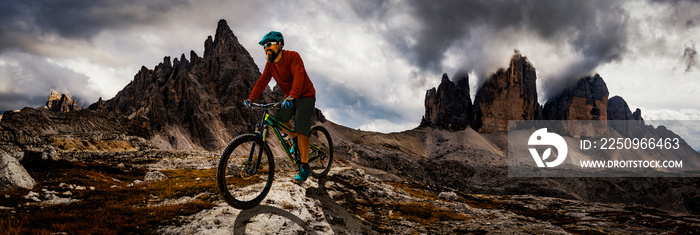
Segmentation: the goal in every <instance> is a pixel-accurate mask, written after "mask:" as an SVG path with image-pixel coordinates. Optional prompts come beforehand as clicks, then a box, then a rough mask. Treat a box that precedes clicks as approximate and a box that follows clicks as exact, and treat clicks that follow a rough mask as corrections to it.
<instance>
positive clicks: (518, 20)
mask: <svg viewBox="0 0 700 235" xmlns="http://www.w3.org/2000/svg"><path fill="white" fill-rule="evenodd" d="M410 4H411V5H412V7H411V9H412V11H413V12H412V15H414V16H415V19H416V20H418V21H419V22H420V24H421V25H420V26H418V27H419V30H418V33H417V35H413V36H415V39H416V40H415V42H412V41H410V40H405V39H406V38H407V37H410V36H411V35H405V30H400V29H399V30H390V31H389V32H387V34H385V38H387V40H388V41H390V42H392V44H393V45H395V46H396V48H397V49H398V50H401V51H403V52H405V53H406V54H407V56H408V57H409V58H410V60H411V62H412V63H413V64H414V65H416V66H418V67H419V68H421V69H425V70H431V71H433V72H436V73H440V72H446V71H441V70H442V69H443V68H441V63H442V61H443V60H444V59H445V58H444V57H445V56H444V55H445V52H446V51H447V50H449V49H450V48H451V47H453V46H454V45H460V44H465V43H464V42H465V41H467V42H469V41H473V40H482V41H481V42H473V43H471V44H465V45H472V46H471V48H463V49H464V50H465V51H464V52H463V54H465V55H469V57H470V58H473V59H471V60H467V61H466V62H473V64H465V65H464V66H467V67H470V66H471V68H462V69H465V70H467V71H470V70H475V71H476V72H477V73H478V74H480V75H487V74H488V73H493V72H495V71H483V70H485V69H486V68H487V67H489V68H490V67H494V66H485V65H479V64H478V63H479V62H478V61H479V60H483V59H484V58H489V57H492V56H502V55H492V54H489V52H490V51H491V50H490V49H491V48H483V47H484V45H485V42H484V41H485V40H493V41H499V40H501V41H517V39H519V38H522V39H524V38H525V37H532V36H534V37H537V38H541V39H543V40H545V41H548V42H550V43H551V44H553V45H559V46H561V47H562V48H563V47H564V46H565V45H569V46H571V48H573V49H574V50H575V52H576V53H579V54H580V55H581V56H582V57H583V61H581V62H580V63H578V64H576V65H572V66H570V67H569V68H567V69H566V70H567V71H561V72H560V73H561V74H559V75H558V77H578V76H581V75H586V74H590V73H591V72H592V70H593V69H594V68H596V67H597V66H598V65H600V64H602V63H607V62H611V61H615V60H619V59H621V58H622V57H623V56H624V54H625V52H626V43H627V41H628V40H627V32H626V25H627V20H628V17H627V12H625V11H624V10H623V9H622V8H621V6H620V5H621V4H622V2H620V1H577V0H572V1H561V0H544V1H543V0H537V1H519V0H517V1H516V0H513V1H510V0H505V1H490V0H489V1H486V0H483V1H460V0H448V1H439V2H435V1H411V2H410ZM385 5H386V4H382V3H376V4H375V5H372V4H367V3H362V5H359V6H358V5H356V6H355V7H354V8H353V9H354V10H355V11H356V13H358V14H359V15H361V16H366V17H369V18H373V19H378V20H382V18H386V17H387V13H386V12H390V8H389V7H387V6H385ZM382 12H384V13H382ZM521 29H522V30H525V32H527V33H528V34H526V35H521V34H512V35H505V37H508V38H509V39H515V40H503V38H502V37H504V32H510V31H514V30H521ZM514 32H516V31H514ZM476 34H482V35H476ZM483 34H487V35H483ZM491 45H493V44H491ZM496 45H497V46H499V47H509V46H511V48H510V49H517V48H512V47H514V45H503V44H496ZM490 61H498V60H490ZM496 66H497V67H503V66H504V65H496Z"/></svg>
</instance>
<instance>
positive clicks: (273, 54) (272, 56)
mask: <svg viewBox="0 0 700 235" xmlns="http://www.w3.org/2000/svg"><path fill="white" fill-rule="evenodd" d="M268 51H269V52H271V53H267V52H268ZM279 54H280V52H279V51H278V52H275V50H272V49H269V50H266V51H265V59H267V61H270V62H274V61H275V59H277V56H278V55H279Z"/></svg>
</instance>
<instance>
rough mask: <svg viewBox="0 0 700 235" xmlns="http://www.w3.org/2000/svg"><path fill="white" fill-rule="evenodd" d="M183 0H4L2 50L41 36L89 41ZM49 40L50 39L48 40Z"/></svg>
mask: <svg viewBox="0 0 700 235" xmlns="http://www.w3.org/2000/svg"><path fill="white" fill-rule="evenodd" d="M183 4H187V3H186V2H183V1H165V0H157V1H138V0H127V1H111V0H97V1H82V0H65V1H38V0H28V1H25V0H17V1H3V3H2V4H0V22H2V24H1V25H0V52H2V51H4V50H6V49H9V48H20V49H22V50H26V48H27V47H29V46H31V45H27V44H31V43H38V42H40V40H42V38H47V37H48V38H50V37H60V38H65V39H69V40H76V39H77V40H90V39H92V37H94V36H95V35H97V34H98V33H99V32H101V31H102V30H106V29H117V28H122V27H127V26H131V25H134V24H140V23H144V24H150V23H153V22H155V21H158V20H162V18H163V16H164V15H165V14H164V13H166V12H168V11H169V10H171V9H173V8H175V7H180V6H182V5H183ZM49 40H50V39H49Z"/></svg>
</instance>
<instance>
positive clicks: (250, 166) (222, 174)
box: [216, 134, 275, 209]
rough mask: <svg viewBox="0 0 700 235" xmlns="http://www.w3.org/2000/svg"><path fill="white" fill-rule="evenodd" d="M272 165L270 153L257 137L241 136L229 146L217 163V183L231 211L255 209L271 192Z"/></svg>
mask: <svg viewBox="0 0 700 235" xmlns="http://www.w3.org/2000/svg"><path fill="white" fill-rule="evenodd" d="M274 171H275V164H274V161H273V156H272V151H270V148H269V146H267V144H266V143H264V142H263V141H262V140H261V139H260V137H259V136H258V135H255V134H246V135H240V136H238V137H236V138H235V139H233V140H232V141H231V142H229V144H228V146H226V148H225V149H224V151H223V153H222V154H221V159H220V160H219V166H218V168H217V172H216V179H217V183H218V186H219V191H220V192H221V195H222V196H223V198H224V200H225V201H226V202H227V203H228V204H229V205H231V206H232V207H235V208H238V209H248V208H252V207H255V206H257V205H258V204H260V202H261V201H262V200H263V199H264V198H265V196H267V193H268V192H270V187H271V186H272V181H273V180H274Z"/></svg>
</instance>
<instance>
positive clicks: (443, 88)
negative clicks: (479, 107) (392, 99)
mask: <svg viewBox="0 0 700 235" xmlns="http://www.w3.org/2000/svg"><path fill="white" fill-rule="evenodd" d="M471 111H472V99H471V97H470V96H469V77H468V76H466V75H465V76H463V77H461V78H459V80H457V83H456V84H455V83H454V82H452V81H450V79H449V77H447V74H443V75H442V82H441V83H440V85H439V86H438V88H437V90H436V89H435V88H432V89H430V90H428V91H427V92H426V94H425V116H423V120H422V121H421V126H431V127H438V128H443V129H447V130H455V131H458V130H464V129H466V128H467V127H468V126H469V121H470V118H471V115H472V112H471Z"/></svg>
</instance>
